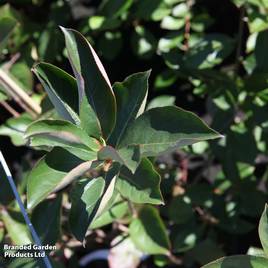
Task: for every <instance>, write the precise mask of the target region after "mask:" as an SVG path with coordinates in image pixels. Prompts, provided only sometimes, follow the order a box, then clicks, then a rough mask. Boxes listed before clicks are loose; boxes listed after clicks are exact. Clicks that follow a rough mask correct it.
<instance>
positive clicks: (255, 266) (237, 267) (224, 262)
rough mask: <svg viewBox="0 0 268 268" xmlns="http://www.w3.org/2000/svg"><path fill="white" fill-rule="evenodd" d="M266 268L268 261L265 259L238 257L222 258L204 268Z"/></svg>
mask: <svg viewBox="0 0 268 268" xmlns="http://www.w3.org/2000/svg"><path fill="white" fill-rule="evenodd" d="M242 267H243V268H264V267H268V259H266V258H263V257H255V256H247V255H237V256H231V257H225V258H221V259H219V260H216V261H214V262H211V263H209V264H207V265H205V266H203V267H202V268H242Z"/></svg>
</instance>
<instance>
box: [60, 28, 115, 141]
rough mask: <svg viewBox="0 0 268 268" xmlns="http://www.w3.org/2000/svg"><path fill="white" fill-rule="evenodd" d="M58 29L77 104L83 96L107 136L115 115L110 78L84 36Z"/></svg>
mask: <svg viewBox="0 0 268 268" xmlns="http://www.w3.org/2000/svg"><path fill="white" fill-rule="evenodd" d="M61 29H62V31H63V33H64V35H65V42H66V48H67V51H68V56H69V60H70V62H71V65H72V68H73V71H74V74H75V77H76V79H77V84H78V89H79V99H80V103H81V101H82V98H83V96H84V95H85V96H86V97H87V100H88V102H89V104H90V105H91V107H92V108H93V110H94V111H95V113H96V114H97V116H98V119H99V121H100V124H101V129H102V133H103V136H104V137H105V138H107V137H108V136H109V135H110V134H111V132H112V130H113V128H114V125H115V118H116V104H115V97H114V93H113V91H112V87H111V84H110V81H109V78H108V76H107V74H106V72H105V70H104V67H103V65H102V63H101V61H100V59H99V58H98V56H97V54H96V52H95V51H94V49H93V48H92V46H91V45H90V44H89V42H88V41H87V39H86V38H84V37H83V36H82V35H81V34H80V33H79V32H77V31H75V30H72V29H66V28H61Z"/></svg>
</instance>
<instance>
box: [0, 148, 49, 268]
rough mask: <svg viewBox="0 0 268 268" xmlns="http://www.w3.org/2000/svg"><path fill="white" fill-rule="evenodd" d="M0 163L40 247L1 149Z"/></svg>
mask: <svg viewBox="0 0 268 268" xmlns="http://www.w3.org/2000/svg"><path fill="white" fill-rule="evenodd" d="M0 163H1V165H2V167H3V169H4V172H5V174H6V176H7V179H8V182H9V184H10V186H11V189H12V191H13V193H14V196H15V198H16V200H17V202H18V204H19V208H20V211H21V213H22V215H23V218H24V220H25V222H26V224H27V225H28V228H29V230H30V232H31V234H32V237H33V240H34V242H35V244H36V245H37V246H39V247H41V246H42V243H41V240H40V238H39V236H38V235H37V233H36V231H35V229H34V227H33V225H32V223H31V221H30V219H29V216H28V214H27V212H26V209H25V208H24V205H23V203H22V200H21V198H20V195H19V193H18V191H17V188H16V185H15V183H14V180H13V178H12V175H11V172H10V170H9V168H8V166H7V163H6V161H5V158H4V156H3V154H2V152H1V151H0ZM40 252H42V253H44V254H45V257H44V258H43V261H44V263H45V266H46V267H47V268H52V266H51V263H50V261H49V259H48V257H47V255H46V253H45V251H43V250H40Z"/></svg>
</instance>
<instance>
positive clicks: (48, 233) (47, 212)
mask: <svg viewBox="0 0 268 268" xmlns="http://www.w3.org/2000/svg"><path fill="white" fill-rule="evenodd" d="M61 201H62V195H60V194H59V195H57V197H56V198H55V199H52V200H46V201H45V202H43V203H41V204H39V205H38V206H37V207H36V208H35V210H34V211H33V214H32V224H33V226H34V228H35V230H36V232H37V234H38V235H39V237H40V239H41V241H42V243H43V245H48V244H49V245H54V244H56V242H57V240H58V238H59V235H60V216H61Z"/></svg>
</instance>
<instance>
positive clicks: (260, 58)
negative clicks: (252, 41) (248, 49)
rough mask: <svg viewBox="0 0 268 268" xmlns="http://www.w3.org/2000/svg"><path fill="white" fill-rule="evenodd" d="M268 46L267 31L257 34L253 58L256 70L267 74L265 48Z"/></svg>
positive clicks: (267, 58)
mask: <svg viewBox="0 0 268 268" xmlns="http://www.w3.org/2000/svg"><path fill="white" fill-rule="evenodd" d="M267 46H268V30H265V31H262V32H260V33H259V34H258V37H257V41H256V47H255V57H256V63H257V68H258V70H261V71H264V72H267V71H268V57H267V54H266V48H267Z"/></svg>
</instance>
